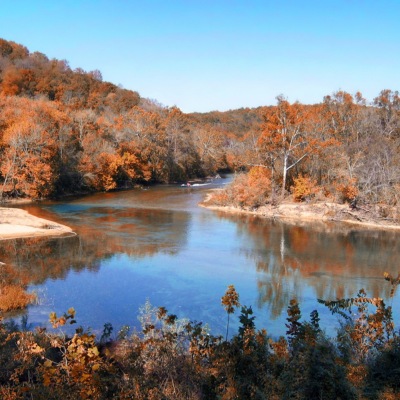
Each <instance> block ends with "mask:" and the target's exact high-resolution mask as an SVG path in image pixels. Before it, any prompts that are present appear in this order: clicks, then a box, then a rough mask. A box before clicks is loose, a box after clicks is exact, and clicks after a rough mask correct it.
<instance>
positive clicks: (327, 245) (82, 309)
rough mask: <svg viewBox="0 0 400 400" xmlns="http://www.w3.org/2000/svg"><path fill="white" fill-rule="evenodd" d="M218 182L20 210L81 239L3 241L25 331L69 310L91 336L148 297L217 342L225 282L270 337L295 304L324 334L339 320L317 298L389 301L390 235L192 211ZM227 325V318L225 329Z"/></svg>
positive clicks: (393, 254) (128, 320) (131, 320)
mask: <svg viewBox="0 0 400 400" xmlns="http://www.w3.org/2000/svg"><path fill="white" fill-rule="evenodd" d="M221 183H223V180H220V181H214V182H213V183H212V184H210V185H209V186H203V187H198V188H191V189H188V188H181V187H179V186H173V185H171V186H159V187H152V188H151V189H149V190H145V191H140V190H134V191H126V192H118V193H106V194H96V195H93V196H88V197H85V198H81V199H76V200H72V201H67V202H62V203H46V204H43V205H41V207H37V206H34V205H29V206H27V207H26V208H27V209H28V210H29V211H30V212H32V213H33V214H35V215H40V216H42V217H45V218H50V219H54V220H57V221H58V222H61V223H64V224H66V225H69V226H71V227H72V228H73V229H74V230H75V231H76V232H77V233H78V236H77V237H74V238H66V239H40V240H38V239H30V240H21V239H20V240H12V241H11V240H10V241H5V242H3V243H1V244H0V257H1V259H2V261H3V260H5V262H8V263H12V264H13V265H15V266H16V268H19V269H20V270H23V271H26V273H28V274H29V275H30V278H31V281H32V285H31V287H30V288H31V290H36V291H38V293H39V294H40V303H41V304H39V305H36V306H31V307H29V309H28V322H29V323H31V324H32V326H37V325H41V326H43V325H46V323H47V320H48V314H49V313H50V312H51V311H56V312H57V313H58V314H62V313H63V312H65V311H66V310H67V309H68V308H69V307H71V306H73V307H74V308H75V309H76V311H77V320H78V324H82V325H83V326H85V327H91V328H92V330H93V331H94V332H96V333H98V332H101V330H102V327H103V325H104V324H105V323H107V322H111V323H112V324H113V326H114V328H115V331H118V329H119V328H120V327H122V326H123V325H130V326H132V327H134V326H136V327H137V326H138V321H137V318H136V317H137V315H138V309H139V307H140V306H141V305H143V304H144V303H145V301H146V299H149V300H150V301H151V303H152V304H153V305H155V306H165V307H166V308H167V309H168V310H169V311H170V312H172V313H175V314H177V315H178V317H180V318H183V317H185V318H189V319H192V320H197V321H203V322H205V323H208V324H209V325H210V327H211V329H212V332H213V333H223V332H224V329H225V327H226V313H225V311H224V309H223V308H222V306H221V304H220V303H221V302H220V299H221V296H222V295H223V294H224V292H225V290H226V288H227V286H228V285H230V284H234V285H235V287H236V289H237V291H238V292H239V294H240V301H241V303H242V304H245V305H247V306H250V305H251V306H252V307H253V309H254V311H255V314H256V317H257V320H256V323H257V326H258V327H260V328H261V327H265V328H266V329H267V331H268V332H269V333H270V334H272V335H274V336H276V335H281V334H284V333H285V330H286V328H285V318H286V309H287V305H288V304H289V301H290V299H292V298H297V299H298V300H299V302H300V305H301V310H302V314H303V316H304V317H306V318H308V316H309V314H310V312H311V311H312V310H314V309H316V308H317V309H318V310H319V311H320V313H321V323H322V326H323V327H328V330H329V331H330V332H332V331H333V326H335V325H336V324H335V321H336V318H335V317H332V316H331V315H330V313H329V312H328V311H327V310H326V309H324V308H323V307H322V306H321V305H319V304H317V302H316V299H317V298H325V299H336V298H337V297H348V296H354V295H355V294H356V293H357V291H358V290H359V289H360V288H365V289H366V290H367V292H368V294H370V295H374V296H380V297H383V298H387V297H388V295H389V291H390V286H389V284H388V283H386V282H385V281H384V280H383V272H385V271H388V272H391V273H392V274H394V275H397V272H398V271H397V264H396V260H397V258H398V254H399V247H398V239H399V234H397V233H394V232H376V231H361V230H357V229H355V228H348V227H347V228H344V227H343V226H339V225H335V224H313V226H307V225H304V226H302V225H299V224H297V225H289V224H283V223H279V222H276V221H268V220H265V219H260V218H256V217H253V216H245V215H230V214H226V213H219V212H213V211H210V210H206V209H202V208H200V207H198V206H197V204H198V202H199V201H201V200H202V198H203V197H204V195H205V194H206V192H207V190H209V189H210V188H215V187H218V186H220V185H221ZM397 300H398V296H397V298H396V301H397ZM236 315H237V316H238V315H239V312H236ZM396 318H397V312H396ZM236 321H237V318H235V317H234V318H232V324H231V326H232V332H233V330H234V329H235V328H236V327H237V322H236ZM235 322H236V323H235Z"/></svg>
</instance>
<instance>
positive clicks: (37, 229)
mask: <svg viewBox="0 0 400 400" xmlns="http://www.w3.org/2000/svg"><path fill="white" fill-rule="evenodd" d="M68 233H72V229H71V228H69V227H68V226H65V225H61V224H58V223H56V222H53V221H49V220H46V219H43V218H38V217H35V216H33V215H31V214H29V213H28V212H27V211H25V210H21V209H18V208H7V207H0V240H6V239H15V238H24V237H40V236H59V235H64V234H68Z"/></svg>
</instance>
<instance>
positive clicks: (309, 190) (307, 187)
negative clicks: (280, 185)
mask: <svg viewBox="0 0 400 400" xmlns="http://www.w3.org/2000/svg"><path fill="white" fill-rule="evenodd" d="M293 181H294V184H293V186H292V188H291V189H292V193H293V199H294V200H295V201H306V200H311V199H312V198H313V197H314V196H315V195H316V193H317V192H318V187H317V182H316V181H315V180H313V179H311V178H310V177H308V176H303V175H299V176H298V177H297V178H294V180H293Z"/></svg>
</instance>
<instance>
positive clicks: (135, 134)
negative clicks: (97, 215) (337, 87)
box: [0, 39, 400, 220]
mask: <svg viewBox="0 0 400 400" xmlns="http://www.w3.org/2000/svg"><path fill="white" fill-rule="evenodd" d="M0 110H1V112H0V153H1V158H0V198H1V199H8V198H20V197H27V198H31V199H41V198H49V197H60V196H64V195H68V194H79V193H87V192H91V191H108V190H114V189H120V188H129V187H134V186H135V185H145V184H151V183H163V182H185V181H187V180H189V179H195V178H204V177H207V176H213V175H214V174H216V173H217V172H218V171H232V172H244V173H245V174H238V182H237V185H236V187H234V188H233V189H232V190H231V191H230V192H225V193H223V194H221V196H220V198H219V199H218V200H217V201H218V202H219V203H220V204H225V203H234V204H236V205H237V206H240V207H252V208H256V207H258V206H260V205H262V204H265V203H268V202H269V203H274V202H279V201H281V200H282V199H284V198H285V197H287V196H288V195H290V196H292V197H293V199H294V200H295V201H309V200H311V199H331V200H332V201H338V202H343V201H350V202H351V201H352V200H354V199H356V200H357V201H358V202H361V203H364V204H373V205H378V206H379V212H380V213H381V214H382V217H384V218H391V219H394V220H396V219H397V217H398V215H397V210H396V207H395V206H396V205H397V202H398V199H399V189H400V186H399V185H400V180H399V179H400V177H399V171H400V169H399V163H400V159H399V154H400V152H399V151H398V150H399V145H400V97H399V93H398V92H397V91H393V90H390V89H384V90H382V91H381V92H380V93H379V94H377V97H376V98H374V99H373V101H372V102H368V101H367V100H366V99H364V98H363V96H362V94H361V93H359V92H358V93H356V94H354V95H351V94H349V93H347V92H345V91H337V92H335V93H332V94H329V95H326V96H325V97H324V98H323V99H322V101H321V103H319V104H313V105H305V104H300V103H298V102H295V103H290V102H289V101H288V100H287V99H286V98H285V97H284V96H283V95H280V96H278V97H277V104H276V105H274V106H264V107H259V108H255V109H246V108H244V109H238V110H231V111H227V112H218V111H213V112H209V113H202V114H201V113H192V114H184V113H183V112H181V111H180V110H179V108H178V107H176V106H173V107H165V106H162V105H160V104H159V103H157V101H155V100H149V99H145V98H142V97H141V96H140V95H139V94H138V93H137V92H134V91H131V90H127V89H123V88H121V87H118V86H116V85H114V84H112V83H109V82H103V80H102V76H101V73H100V72H99V71H98V70H96V71H90V72H86V71H84V70H82V69H79V68H78V69H75V70H72V69H71V68H70V67H69V65H68V62H67V61H65V60H56V59H51V60H49V59H48V58H47V57H46V56H45V55H44V54H42V53H39V52H34V53H30V52H29V50H28V49H27V48H25V47H24V46H23V45H20V44H17V43H14V42H10V41H6V40H3V39H0ZM247 172H248V174H246V173H247Z"/></svg>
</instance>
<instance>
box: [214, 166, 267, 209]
mask: <svg viewBox="0 0 400 400" xmlns="http://www.w3.org/2000/svg"><path fill="white" fill-rule="evenodd" d="M270 197H271V173H270V171H269V169H266V168H263V167H253V168H252V169H251V170H250V171H249V172H248V173H247V174H244V173H243V174H238V175H236V176H235V179H234V180H233V181H232V183H231V184H230V185H229V186H228V187H227V188H225V189H224V190H221V191H218V192H217V193H215V194H213V196H212V198H211V199H210V202H211V203H212V204H215V205H219V206H228V205H231V206H234V207H239V208H258V207H260V206H262V205H264V204H266V203H268V202H269V201H270Z"/></svg>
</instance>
